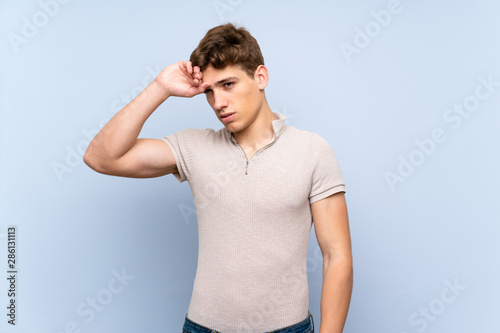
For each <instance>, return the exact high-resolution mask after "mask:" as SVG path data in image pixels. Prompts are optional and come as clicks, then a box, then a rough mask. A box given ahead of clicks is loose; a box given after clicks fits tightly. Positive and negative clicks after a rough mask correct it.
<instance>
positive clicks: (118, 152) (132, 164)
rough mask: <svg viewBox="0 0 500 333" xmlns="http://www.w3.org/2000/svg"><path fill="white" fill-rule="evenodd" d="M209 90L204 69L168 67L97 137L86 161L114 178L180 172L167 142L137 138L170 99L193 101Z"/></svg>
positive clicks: (184, 63) (187, 63)
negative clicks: (149, 119)
mask: <svg viewBox="0 0 500 333" xmlns="http://www.w3.org/2000/svg"><path fill="white" fill-rule="evenodd" d="M206 88H207V84H204V83H202V73H201V71H200V68H199V67H193V66H192V64H191V62H190V61H181V62H177V63H175V64H172V65H170V66H168V67H166V68H165V69H163V70H162V71H161V73H160V74H159V75H158V77H156V79H155V80H153V81H152V82H151V83H150V84H149V85H148V86H147V87H146V89H144V91H142V92H141V93H140V94H139V95H138V96H137V97H135V98H134V99H133V100H132V101H131V102H130V103H129V104H127V105H126V106H125V107H123V109H121V110H120V111H119V112H118V113H117V114H115V115H114V116H113V118H111V120H110V121H109V122H108V123H107V124H106V125H105V126H104V127H103V128H102V129H101V131H100V132H99V133H97V135H96V136H95V138H94V139H93V140H92V142H91V143H90V144H89V146H88V148H87V151H86V152H85V155H84V156H83V161H84V162H85V164H87V165H88V166H89V167H90V168H92V169H93V170H95V171H97V172H100V173H103V174H107V175H113V176H123V177H134V178H149V177H159V176H163V175H166V174H169V173H175V172H177V166H176V164H175V159H174V155H173V154H172V151H171V150H170V148H169V146H168V145H167V144H165V142H163V141H162V140H160V139H138V138H137V137H138V136H139V133H140V132H141V130H142V127H143V125H144V123H145V122H146V120H147V119H148V118H149V116H151V114H152V113H153V112H154V111H155V110H156V109H157V108H158V106H160V104H161V103H163V102H164V101H165V100H166V99H167V98H169V97H171V96H179V97H193V96H195V95H198V94H200V93H202V92H204V91H205V89H206Z"/></svg>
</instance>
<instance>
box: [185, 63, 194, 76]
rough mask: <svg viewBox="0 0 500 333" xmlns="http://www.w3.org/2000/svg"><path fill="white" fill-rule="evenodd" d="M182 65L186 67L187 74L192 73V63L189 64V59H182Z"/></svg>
mask: <svg viewBox="0 0 500 333" xmlns="http://www.w3.org/2000/svg"><path fill="white" fill-rule="evenodd" d="M184 67H185V68H186V69H187V72H188V73H189V74H192V73H193V64H191V61H184Z"/></svg>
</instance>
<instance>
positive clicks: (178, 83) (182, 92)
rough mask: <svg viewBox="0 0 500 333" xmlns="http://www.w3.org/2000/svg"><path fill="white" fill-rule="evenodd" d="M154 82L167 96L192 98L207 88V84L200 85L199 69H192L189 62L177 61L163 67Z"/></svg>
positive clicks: (195, 67) (196, 67)
mask: <svg viewBox="0 0 500 333" xmlns="http://www.w3.org/2000/svg"><path fill="white" fill-rule="evenodd" d="M155 80H156V82H157V83H158V84H159V85H160V86H161V87H163V89H165V92H166V94H167V95H168V96H179V97H193V96H195V95H198V94H201V93H203V92H205V90H206V89H207V87H208V83H202V73H201V70H200V67H198V66H194V67H193V65H192V63H191V61H179V62H176V63H175V64H172V65H170V66H168V67H165V68H164V69H163V70H162V71H161V72H160V74H158V76H157V77H156V79H155Z"/></svg>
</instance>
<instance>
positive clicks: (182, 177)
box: [162, 128, 208, 183]
mask: <svg viewBox="0 0 500 333" xmlns="http://www.w3.org/2000/svg"><path fill="white" fill-rule="evenodd" d="M207 130H208V129H206V130H202V129H196V128H188V129H184V130H182V131H179V132H176V133H174V134H172V135H168V136H165V137H164V138H163V139H162V140H163V141H165V142H166V143H167V144H168V146H169V147H170V150H171V151H172V154H173V155H174V158H175V163H176V164H177V170H178V171H179V172H177V173H173V175H174V177H175V178H176V179H177V180H178V181H179V183H182V182H184V181H186V180H189V176H190V169H191V166H192V163H193V162H194V159H195V158H196V152H197V149H199V146H200V140H201V139H202V138H203V137H204V135H205V133H206V131H207Z"/></svg>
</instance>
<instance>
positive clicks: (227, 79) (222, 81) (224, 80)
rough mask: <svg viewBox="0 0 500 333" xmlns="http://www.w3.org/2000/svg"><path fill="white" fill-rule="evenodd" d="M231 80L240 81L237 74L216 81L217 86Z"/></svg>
mask: <svg viewBox="0 0 500 333" xmlns="http://www.w3.org/2000/svg"><path fill="white" fill-rule="evenodd" d="M230 81H238V78H237V77H236V76H230V77H226V78H224V79H222V80H219V81H217V82H215V86H216V87H217V86H221V85H223V84H224V83H227V82H230Z"/></svg>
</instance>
